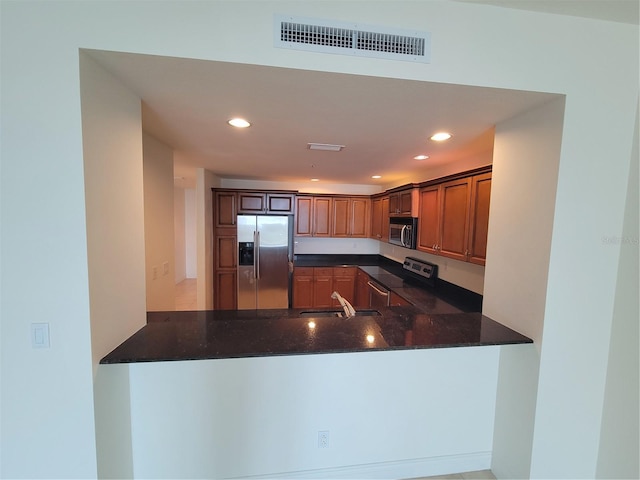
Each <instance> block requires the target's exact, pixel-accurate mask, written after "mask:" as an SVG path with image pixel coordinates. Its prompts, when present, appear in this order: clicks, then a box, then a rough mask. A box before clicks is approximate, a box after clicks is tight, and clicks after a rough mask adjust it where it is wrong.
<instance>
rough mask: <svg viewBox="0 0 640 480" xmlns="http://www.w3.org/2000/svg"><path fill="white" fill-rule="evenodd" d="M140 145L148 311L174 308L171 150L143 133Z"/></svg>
mask: <svg viewBox="0 0 640 480" xmlns="http://www.w3.org/2000/svg"><path fill="white" fill-rule="evenodd" d="M142 147H143V167H144V172H143V178H144V245H145V266H146V270H145V271H146V299H147V311H150V312H154V311H155V312H158V311H165V310H174V309H175V306H176V302H175V296H176V289H175V285H176V283H175V260H174V256H175V233H174V227H175V225H174V218H173V216H174V204H173V190H174V186H173V150H172V149H171V148H170V147H168V146H167V145H165V144H163V143H162V142H160V141H158V140H157V139H156V138H154V137H152V136H151V135H149V134H146V133H145V134H144V135H143V138H142Z"/></svg>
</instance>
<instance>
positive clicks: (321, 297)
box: [313, 267, 333, 308]
mask: <svg viewBox="0 0 640 480" xmlns="http://www.w3.org/2000/svg"><path fill="white" fill-rule="evenodd" d="M332 293H333V268H332V267H316V268H314V269H313V307H314V308H330V307H332V306H333V299H332V298H331V294H332Z"/></svg>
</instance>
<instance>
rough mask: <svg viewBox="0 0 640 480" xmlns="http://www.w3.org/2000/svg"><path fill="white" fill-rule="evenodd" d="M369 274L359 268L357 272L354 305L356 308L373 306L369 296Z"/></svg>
mask: <svg viewBox="0 0 640 480" xmlns="http://www.w3.org/2000/svg"><path fill="white" fill-rule="evenodd" d="M368 282H369V275H368V274H366V273H364V272H363V271H362V270H360V269H358V273H357V274H356V293H355V299H354V300H355V302H354V304H353V306H354V307H355V308H356V310H357V309H358V308H371V298H370V296H369V285H368Z"/></svg>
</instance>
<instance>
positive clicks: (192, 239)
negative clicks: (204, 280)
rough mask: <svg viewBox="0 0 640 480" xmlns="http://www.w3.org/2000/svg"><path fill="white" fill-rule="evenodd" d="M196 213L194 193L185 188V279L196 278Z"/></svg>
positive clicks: (193, 190) (190, 189) (191, 189)
mask: <svg viewBox="0 0 640 480" xmlns="http://www.w3.org/2000/svg"><path fill="white" fill-rule="evenodd" d="M196 212H197V208H196V191H195V189H193V188H187V189H185V191H184V229H185V232H184V233H185V256H186V257H185V262H186V265H185V268H186V276H187V278H196V277H197V276H198V264H197V252H198V248H197V245H198V242H197V241H196V231H197V227H196Z"/></svg>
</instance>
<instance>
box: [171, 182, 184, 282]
mask: <svg viewBox="0 0 640 480" xmlns="http://www.w3.org/2000/svg"><path fill="white" fill-rule="evenodd" d="M185 198H186V190H185V189H184V188H182V187H175V188H174V189H173V225H174V227H173V234H174V246H175V249H174V262H175V275H174V281H175V282H176V283H180V282H181V281H182V280H184V279H185V278H186V276H187V265H186V263H187V259H186V257H187V247H186V244H185V241H186V235H187V234H186V231H185V221H186V220H185V217H186V208H185V202H186V200H185Z"/></svg>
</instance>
